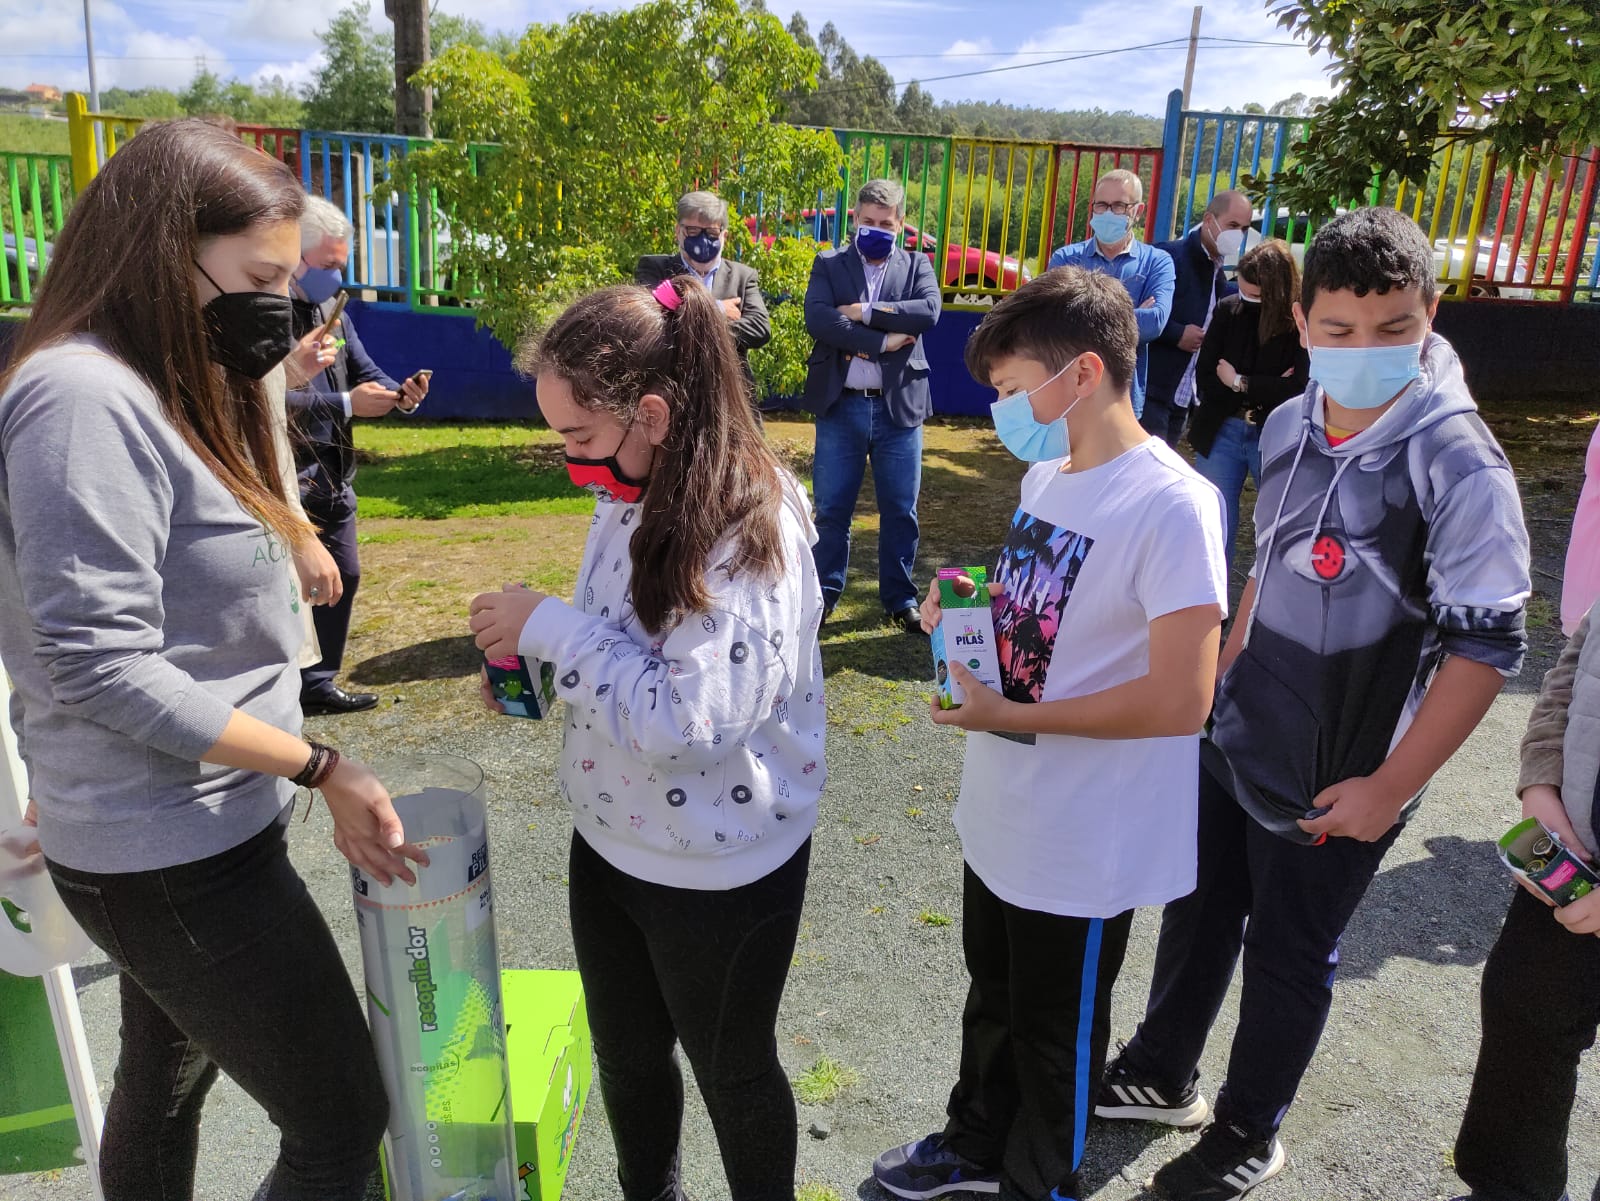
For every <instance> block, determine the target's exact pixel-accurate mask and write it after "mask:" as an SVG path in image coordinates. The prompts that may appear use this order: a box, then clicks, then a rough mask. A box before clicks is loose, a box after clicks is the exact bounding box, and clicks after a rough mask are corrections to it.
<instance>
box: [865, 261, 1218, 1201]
mask: <svg viewBox="0 0 1600 1201" xmlns="http://www.w3.org/2000/svg"><path fill="white" fill-rule="evenodd" d="M1138 344H1139V330H1138V325H1137V324H1136V322H1135V320H1134V314H1133V306H1132V302H1131V301H1130V300H1129V299H1128V294H1127V292H1126V291H1124V290H1123V288H1122V287H1121V286H1120V285H1119V284H1118V283H1117V281H1116V280H1114V279H1109V278H1107V277H1105V276H1101V275H1095V274H1091V273H1089V272H1086V271H1081V270H1079V269H1077V268H1073V267H1063V268H1058V269H1056V270H1053V271H1050V272H1047V273H1046V274H1045V275H1043V276H1041V277H1040V278H1038V279H1036V280H1034V281H1032V282H1031V283H1029V284H1027V285H1026V286H1024V287H1023V288H1021V289H1019V290H1018V291H1017V292H1015V293H1013V294H1012V295H1011V296H1008V297H1007V298H1006V299H1005V300H1003V301H1002V302H1001V303H1000V304H998V305H996V306H995V308H994V310H993V311H992V312H991V313H990V314H989V315H988V316H987V317H986V318H985V319H984V321H983V323H982V324H981V325H980V326H979V327H978V329H977V330H976V331H975V332H974V334H973V335H972V338H971V340H970V341H969V342H968V344H967V352H966V357H967V368H968V370H970V371H971V372H972V374H973V377H974V378H976V379H978V380H980V381H982V382H985V383H987V384H990V385H992V386H993V387H994V388H995V389H996V390H997V391H998V392H999V393H1000V397H1001V399H1000V400H999V401H998V402H997V403H996V404H995V405H994V406H993V409H992V412H993V415H994V422H995V430H996V432H997V433H998V434H999V436H1000V439H1001V441H1002V442H1003V443H1004V444H1005V446H1006V448H1007V449H1008V450H1010V451H1011V453H1013V454H1014V455H1016V456H1017V457H1018V458H1021V459H1024V460H1027V461H1030V462H1034V463H1036V464H1037V465H1036V466H1035V467H1034V468H1033V469H1032V470H1031V471H1029V472H1028V474H1027V476H1026V477H1025V478H1024V479H1023V482H1022V502H1021V505H1020V507H1019V508H1018V509H1017V513H1016V516H1015V518H1014V519H1013V521H1012V525H1011V529H1010V531H1009V532H1008V533H1007V534H1006V536H1005V540H1004V545H1003V548H1002V549H1001V552H1000V558H999V563H998V566H997V568H996V570H995V572H994V574H993V576H992V577H991V578H992V580H993V583H992V584H991V585H990V587H991V591H993V592H994V594H995V611H994V617H995V631H996V635H997V637H996V642H997V647H998V652H999V659H1000V673H1001V677H1002V683H1003V685H1004V691H1003V693H1002V692H995V691H993V690H991V689H988V688H985V687H984V686H983V685H981V684H979V683H978V681H977V680H976V679H975V678H973V676H972V674H971V673H970V672H968V671H967V670H966V669H965V668H964V667H963V666H962V665H960V664H958V663H955V662H952V663H951V664H950V670H951V673H952V675H954V677H955V678H956V680H957V681H958V682H959V683H960V685H961V687H962V688H963V689H964V690H965V693H966V703H965V704H964V705H962V706H961V707H960V708H958V709H952V710H948V711H945V710H941V709H939V708H938V706H937V704H935V705H934V706H933V719H934V721H936V722H939V723H941V724H948V725H954V726H959V727H961V728H962V729H965V730H968V731H971V735H970V737H969V738H968V741H967V752H966V765H965V768H964V770H963V772H962V780H961V799H960V803H959V805H958V806H957V808H956V812H955V824H956V829H957V830H958V831H959V832H960V834H961V843H962V852H963V856H964V858H965V861H966V870H965V881H964V897H963V905H962V915H963V931H962V937H963V947H964V950H965V956H966V963H967V969H968V971H969V973H970V974H971V977H972V984H971V990H970V992H969V994H968V997H967V1005H966V1012H965V1014H964V1016H963V1019H962V1048H961V1074H960V1079H959V1080H958V1081H957V1083H956V1086H955V1088H954V1090H953V1091H952V1092H951V1094H950V1103H949V1106H948V1109H947V1112H948V1114H949V1121H948V1123H947V1124H946V1126H945V1128H944V1130H943V1131H941V1132H938V1133H935V1134H930V1135H929V1136H928V1137H926V1138H924V1139H922V1140H921V1141H919V1142H915V1143H908V1144H907V1145H905V1146H903V1147H897V1148H894V1149H892V1150H890V1151H886V1152H884V1154H883V1155H881V1156H879V1157H878V1160H877V1162H876V1164H874V1166H873V1175H874V1176H876V1178H877V1180H878V1182H879V1183H880V1184H881V1185H883V1187H884V1188H886V1189H888V1190H889V1191H890V1192H892V1193H894V1194H896V1195H897V1196H901V1197H906V1198H911V1199H913V1201H922V1199H923V1198H929V1197H935V1196H938V1195H940V1194H942V1193H947V1192H956V1191H971V1192H986V1193H999V1194H1001V1195H1002V1196H1004V1197H1007V1198H1014V1199H1016V1201H1046V1199H1049V1201H1076V1199H1077V1198H1079V1197H1081V1196H1082V1194H1081V1192H1080V1191H1079V1181H1078V1171H1079V1167H1080V1165H1081V1164H1082V1161H1083V1146H1084V1133H1085V1128H1086V1125H1087V1121H1088V1117H1089V1114H1090V1112H1091V1111H1092V1110H1093V1107H1094V1090H1095V1088H1096V1087H1097V1085H1098V1083H1099V1080H1100V1073H1101V1071H1102V1068H1103V1065H1104V1063H1105V1058H1106V1049H1107V1043H1108V1042H1109V1041H1110V1029H1111V1014H1110V999H1111V986H1112V984H1113V982H1114V981H1115V980H1116V976H1117V972H1118V970H1119V969H1120V968H1121V966H1122V957H1123V952H1124V951H1125V949H1126V947H1127V942H1128V930H1129V927H1130V925H1131V924H1132V918H1133V910H1134V908H1135V907H1136V906H1139V905H1161V904H1164V903H1166V902H1167V901H1170V900H1173V899H1175V898H1177V897H1181V896H1184V895H1185V894H1186V893H1188V892H1190V891H1192V890H1193V888H1194V886H1195V822H1196V792H1197V785H1196V780H1197V776H1198V770H1199V759H1198V756H1199V732H1200V728H1201V726H1202V725H1203V724H1204V722H1205V719H1206V714H1207V713H1208V712H1209V710H1210V708H1211V697H1212V690H1213V686H1214V683H1215V676H1216V665H1217V653H1218V639H1219V631H1220V629H1221V625H1222V619H1223V617H1224V616H1225V614H1226V606H1227V581H1226V572H1225V567H1224V554H1223V517H1222V499H1221V497H1220V496H1219V495H1218V493H1217V490H1216V489H1215V488H1214V487H1212V486H1211V485H1210V484H1209V483H1207V482H1206V481H1205V480H1203V479H1201V478H1200V476H1199V475H1197V474H1196V473H1195V472H1194V471H1193V470H1192V469H1191V468H1190V467H1189V466H1188V465H1187V464H1186V463H1184V461H1183V460H1182V459H1180V458H1179V457H1178V456H1177V455H1176V454H1175V453H1174V452H1173V451H1172V450H1170V449H1169V448H1168V447H1167V445H1166V443H1164V442H1163V441H1161V440H1160V439H1159V438H1152V437H1151V436H1150V435H1149V434H1147V433H1146V432H1145V431H1144V430H1143V429H1142V428H1140V425H1139V422H1138V420H1137V419H1136V418H1135V417H1134V415H1133V404H1132V402H1131V400H1130V399H1129V394H1128V388H1129V382H1130V380H1131V379H1132V378H1133V371H1134V360H1135V354H1136V351H1137V349H1138ZM1069 428H1070V439H1069V437H1068V431H1069ZM938 595H939V594H938V591H937V588H932V589H930V590H929V593H928V598H927V600H925V601H924V602H923V606H922V618H923V626H924V628H925V629H928V630H930V631H931V630H932V629H933V627H934V626H936V625H937V624H938V623H939V619H940V609H939V600H938Z"/></svg>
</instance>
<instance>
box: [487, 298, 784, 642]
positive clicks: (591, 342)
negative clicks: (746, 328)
mask: <svg viewBox="0 0 1600 1201" xmlns="http://www.w3.org/2000/svg"><path fill="white" fill-rule="evenodd" d="M672 288H673V290H674V291H675V292H677V294H678V297H679V304H678V307H677V309H676V311H669V310H668V309H667V308H666V306H665V305H663V304H662V303H661V302H660V301H658V300H657V299H656V298H655V297H654V296H652V295H651V293H650V291H649V290H648V289H645V288H641V287H637V286H635V285H632V284H626V285H618V286H616V287H611V288H604V289H602V290H600V291H598V292H593V293H591V294H589V295H588V296H585V297H583V298H582V299H581V300H579V301H577V302H576V303H575V304H573V305H572V306H571V307H570V308H568V309H567V311H566V312H564V313H563V314H562V315H561V316H560V317H559V318H557V319H556V321H555V323H554V324H553V325H551V326H550V328H549V329H548V330H547V331H546V332H545V334H544V336H543V337H542V338H539V339H538V340H537V341H536V342H535V341H533V340H530V341H529V342H527V343H524V344H523V346H522V347H521V349H520V350H519V352H518V355H517V366H518V368H519V369H520V370H521V371H522V372H523V373H524V374H525V375H528V376H539V375H544V374H547V373H549V374H554V375H557V376H559V377H560V378H561V379H563V380H565V381H566V382H567V383H568V384H569V385H570V386H571V388H572V394H573V396H574V398H575V399H576V400H577V402H578V403H579V404H580V405H582V406H583V407H584V408H586V409H600V410H602V411H604V412H607V413H611V414H613V415H614V416H616V418H617V419H618V420H619V421H621V422H622V423H623V424H624V425H626V424H627V423H628V422H630V421H631V420H632V419H633V417H634V414H635V413H636V412H637V411H638V407H639V401H640V400H641V399H642V398H643V397H644V396H645V395H646V394H647V393H654V394H656V395H658V396H660V397H662V398H663V399H665V400H666V402H667V405H668V407H669V408H670V410H671V414H672V417H671V424H670V426H669V428H668V431H667V436H666V439H665V441H663V442H662V443H661V445H660V447H659V448H658V450H657V454H656V459H655V464H654V466H653V467H652V468H651V471H650V482H649V483H648V484H647V485H646V486H645V490H644V496H643V498H642V499H641V502H640V503H641V506H642V513H641V517H640V520H639V528H638V529H637V530H635V531H634V534H633V538H632V540H631V541H630V542H629V544H628V553H629V557H630V558H631V560H632V562H633V582H632V590H633V605H634V610H635V612H637V613H638V615H639V620H640V621H642V622H643V623H644V625H645V628H646V629H648V630H650V631H651V632H652V633H655V632H658V631H660V630H662V629H664V628H666V627H668V626H670V625H672V624H674V623H676V622H677V621H679V620H681V619H682V618H684V617H685V616H687V615H688V614H690V613H693V612H697V611H702V610H704V609H705V608H706V607H707V606H708V605H709V604H710V594H709V592H708V590H707V588H706V578H705V573H706V567H707V560H708V558H709V557H710V555H711V552H712V550H713V549H714V548H715V547H716V545H717V544H718V543H719V542H721V541H722V540H723V539H724V538H727V537H728V536H729V535H730V534H732V535H733V536H734V538H735V539H736V541H737V547H736V549H735V551H734V555H733V561H732V562H731V563H729V564H728V565H727V568H726V570H727V571H728V572H729V574H730V575H736V574H739V573H743V572H749V573H753V574H756V575H761V576H765V577H768V578H775V577H777V576H779V575H781V574H782V572H783V543H782V539H781V536H780V534H779V526H778V518H779V506H780V505H781V504H782V503H783V488H782V483H781V468H779V466H778V461H777V459H776V458H774V457H773V454H772V452H771V451H770V450H768V449H767V444H766V442H765V440H764V439H763V438H762V436H761V427H760V426H758V425H757V424H756V419H755V414H754V413H753V412H752V411H751V408H750V395H749V391H748V385H747V384H746V382H745V378H744V374H743V372H742V371H741V370H740V367H739V357H738V354H737V353H736V352H735V350H734V347H733V338H732V336H731V335H730V334H729V333H728V319H727V316H726V315H725V314H724V312H723V310H722V305H721V304H720V303H719V302H718V301H716V300H714V299H713V298H712V296H711V292H710V291H709V290H708V289H707V288H705V287H704V286H702V285H701V284H700V283H699V282H698V281H696V280H693V279H690V278H689V277H688V276H683V275H680V276H678V277H677V278H676V279H674V280H673V281H672Z"/></svg>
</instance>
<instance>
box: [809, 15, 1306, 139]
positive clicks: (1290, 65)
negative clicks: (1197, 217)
mask: <svg viewBox="0 0 1600 1201" xmlns="http://www.w3.org/2000/svg"><path fill="white" fill-rule="evenodd" d="M865 2H866V3H869V4H870V3H874V2H876V3H885V2H890V3H893V2H897V0H865ZM1192 11H1193V5H1192V3H1191V2H1190V0H1146V2H1145V3H1144V4H1143V5H1141V6H1140V8H1139V19H1138V21H1137V23H1132V22H1130V21H1128V19H1127V14H1128V9H1127V5H1126V3H1125V2H1124V0H1095V2H1094V3H1089V4H1081V5H1074V6H1073V8H1072V16H1071V19H1070V20H1068V21H1065V22H1063V23H1060V24H1057V25H1055V26H1052V27H1048V28H1044V29H1035V30H1034V31H1032V32H1031V33H1030V35H1029V36H1027V37H1026V38H1025V39H1018V40H1016V41H1013V42H1012V43H1010V44H1011V45H1013V46H1014V47H1015V52H1013V53H1011V54H1009V55H995V56H994V57H992V58H984V57H955V56H957V55H966V56H971V55H973V54H975V53H977V52H978V51H980V50H984V49H987V48H988V47H990V46H992V45H993V44H994V43H993V41H990V40H987V39H986V40H985V41H983V42H981V43H978V44H976V45H975V44H974V43H973V42H972V40H971V39H970V38H961V39H959V40H956V41H954V42H952V43H951V44H950V46H949V48H948V49H947V50H946V51H944V53H943V54H940V55H930V56H928V57H926V58H912V57H906V56H905V51H904V49H903V48H902V47H901V46H897V45H895V43H894V42H893V41H888V42H885V41H883V40H882V39H881V37H880V36H879V35H877V33H876V31H873V30H870V29H863V28H862V26H861V24H859V23H856V22H850V21H847V20H846V19H840V20H839V21H838V22H837V23H838V24H839V25H840V27H841V30H842V31H843V32H844V34H845V36H846V37H847V38H849V39H850V42H851V44H852V45H853V46H855V47H856V49H857V50H859V51H860V52H862V53H863V54H883V55H889V56H891V57H888V58H886V59H885V65H886V66H888V67H889V69H890V70H891V71H892V72H893V73H894V75H895V78H896V79H897V80H899V81H907V80H910V79H912V78H916V79H920V80H922V81H923V82H924V86H925V87H927V89H928V90H929V91H930V92H931V93H932V94H933V95H934V96H935V97H936V98H938V99H941V100H955V99H966V98H970V99H998V100H1003V101H1007V102H1010V103H1013V104H1031V105H1037V106H1041V107H1047V108H1062V109H1075V108H1096V107H1098V108H1104V109H1108V110H1113V111H1114V110H1118V109H1131V110H1133V111H1135V112H1141V113H1148V114H1150V115H1152V116H1159V115H1160V114H1161V113H1162V112H1163V111H1164V110H1165V107H1166V100H1167V93H1168V92H1170V91H1172V90H1173V89H1176V88H1181V87H1182V86H1183V67H1184V59H1185V56H1186V53H1187V45H1186V42H1187V38H1188V35H1189V24H1190V15H1191V13H1192ZM1200 33H1201V36H1202V37H1203V38H1204V37H1225V38H1240V39H1246V40H1251V41H1272V42H1287V41H1289V40H1290V39H1289V37H1288V35H1287V34H1285V33H1284V32H1283V31H1282V30H1280V29H1278V28H1277V26H1276V24H1275V23H1274V22H1273V21H1272V20H1271V18H1270V17H1269V16H1268V15H1267V12H1266V10H1265V8H1264V7H1263V6H1262V5H1261V4H1260V3H1259V0H1210V2H1209V3H1207V4H1206V6H1205V14H1204V17H1203V19H1202V24H1201V29H1200ZM997 36H998V35H997ZM1149 42H1170V43H1171V44H1170V45H1168V46H1162V47H1155V48H1151V49H1146V50H1138V51H1131V52H1127V53H1118V54H1108V55H1104V56H1100V57H1092V58H1088V57H1086V58H1081V59H1079V60H1078V61H1076V62H1060V63H1052V64H1050V65H1043V66H1034V65H1031V64H1037V63H1040V62H1041V60H1048V59H1051V58H1069V57H1073V56H1077V55H1088V54H1092V53H1094V52H1096V51H1101V50H1110V49H1117V48H1120V47H1125V46H1130V45H1138V44H1144V43H1149ZM1325 62H1326V59H1322V60H1314V59H1312V58H1311V57H1310V55H1309V54H1308V53H1307V52H1306V51H1305V50H1304V49H1303V48H1299V47H1283V46H1270V47H1269V46H1239V45H1227V44H1222V43H1215V42H1212V43H1207V42H1202V43H1201V47H1200V51H1199V54H1198V56H1197V62H1196V67H1195V84H1194V91H1193V95H1192V98H1191V104H1192V105H1193V106H1194V107H1202V108H1222V107H1226V106H1231V107H1233V108H1239V107H1242V106H1243V105H1245V104H1247V103H1250V102H1251V101H1255V102H1258V103H1260V104H1263V105H1270V104H1272V103H1273V102H1274V101H1277V100H1282V99H1284V98H1286V97H1288V96H1290V95H1292V94H1293V93H1295V92H1305V93H1307V94H1308V95H1317V94H1326V93H1327V92H1328V91H1329V90H1330V85H1329V84H1328V82H1327V77H1326V75H1325V74H1324V73H1323V72H1322V69H1321V68H1322V66H1323V65H1324V64H1325ZM993 68H1018V69H1015V70H1002V71H996V72H994V73H992V74H981V75H970V76H966V77H965V78H958V79H939V78H937V77H938V76H944V75H964V74H965V73H966V72H977V71H988V70H992V69H993Z"/></svg>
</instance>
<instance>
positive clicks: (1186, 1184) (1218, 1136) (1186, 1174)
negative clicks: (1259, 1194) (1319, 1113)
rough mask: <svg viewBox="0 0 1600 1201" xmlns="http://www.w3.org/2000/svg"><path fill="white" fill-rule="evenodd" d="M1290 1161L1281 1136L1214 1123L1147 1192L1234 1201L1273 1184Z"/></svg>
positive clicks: (1172, 1198) (1184, 1199) (1177, 1200)
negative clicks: (1267, 1182) (1262, 1135)
mask: <svg viewBox="0 0 1600 1201" xmlns="http://www.w3.org/2000/svg"><path fill="white" fill-rule="evenodd" d="M1287 1163H1288V1158H1287V1157H1286V1156H1285V1155H1284V1153H1283V1144H1282V1143H1281V1142H1279V1141H1278V1136H1277V1135H1275V1134H1269V1135H1267V1136H1266V1137H1265V1138H1262V1137H1261V1136H1260V1135H1256V1134H1252V1133H1251V1132H1250V1131H1248V1130H1245V1129H1244V1128H1243V1127H1241V1126H1235V1125H1233V1124H1232V1123H1231V1122H1229V1123H1223V1122H1213V1123H1212V1124H1211V1125H1209V1126H1207V1127H1206V1129H1205V1133H1203V1134H1202V1135H1201V1136H1200V1140H1199V1141H1198V1142H1197V1143H1195V1145H1194V1146H1192V1147H1190V1148H1189V1149H1188V1150H1187V1151H1185V1152H1184V1153H1183V1154H1182V1155H1180V1156H1178V1158H1177V1159H1174V1160H1173V1161H1172V1162H1171V1163H1168V1164H1167V1165H1166V1166H1165V1167H1163V1168H1162V1169H1161V1170H1160V1171H1159V1172H1157V1173H1156V1174H1155V1175H1154V1176H1152V1177H1151V1178H1150V1179H1149V1181H1147V1182H1146V1184H1145V1188H1147V1189H1149V1190H1150V1191H1151V1192H1152V1193H1155V1194H1156V1196H1158V1197H1165V1198H1167V1199H1168V1201H1233V1199H1234V1198H1235V1197H1242V1196H1244V1195H1245V1194H1246V1193H1248V1192H1249V1191H1250V1190H1251V1189H1253V1188H1255V1187H1256V1185H1258V1184H1263V1183H1265V1182H1266V1181H1268V1180H1271V1179H1272V1178H1273V1177H1274V1176H1276V1175H1277V1174H1278V1173H1279V1172H1281V1171H1283V1169H1284V1166H1285V1165H1286V1164H1287Z"/></svg>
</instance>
